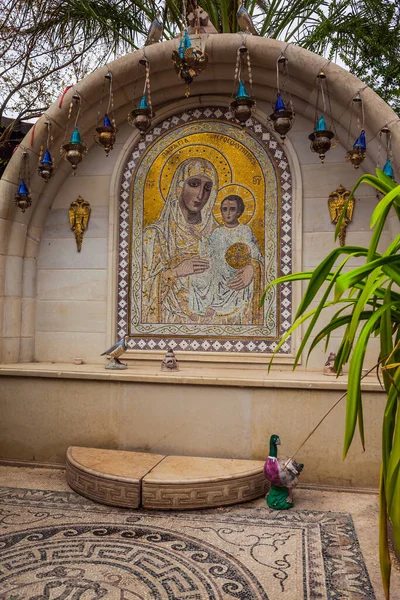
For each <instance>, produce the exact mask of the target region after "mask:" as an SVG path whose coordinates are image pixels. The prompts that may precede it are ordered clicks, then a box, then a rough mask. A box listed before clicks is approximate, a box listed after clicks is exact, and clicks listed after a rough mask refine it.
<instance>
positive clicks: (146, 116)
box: [128, 57, 154, 136]
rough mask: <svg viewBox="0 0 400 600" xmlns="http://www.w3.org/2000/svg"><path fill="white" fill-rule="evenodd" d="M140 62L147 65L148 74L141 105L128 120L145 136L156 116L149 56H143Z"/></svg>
mask: <svg viewBox="0 0 400 600" xmlns="http://www.w3.org/2000/svg"><path fill="white" fill-rule="evenodd" d="M139 64H141V65H142V66H144V67H145V69H146V75H145V81H144V89H143V95H142V98H141V100H140V103H139V106H138V107H137V108H135V109H134V110H133V111H132V112H131V113H129V115H128V122H129V124H130V125H132V127H137V128H138V129H139V131H140V132H141V135H142V136H143V135H144V134H145V133H146V131H148V130H149V129H150V127H151V121H152V119H153V117H154V112H153V107H152V103H151V90H150V64H149V61H148V60H147V58H146V57H145V58H142V59H141V60H140V61H139Z"/></svg>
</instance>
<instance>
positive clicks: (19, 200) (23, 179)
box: [14, 150, 32, 213]
mask: <svg viewBox="0 0 400 600" xmlns="http://www.w3.org/2000/svg"><path fill="white" fill-rule="evenodd" d="M29 179H30V177H29V156H28V152H27V151H26V150H24V152H23V153H22V158H21V165H20V172H19V183H18V191H17V193H16V194H15V198H14V204H15V206H18V208H19V209H21V211H22V212H23V213H24V212H25V211H26V209H27V208H29V207H30V206H31V205H32V199H31V195H30V192H29Z"/></svg>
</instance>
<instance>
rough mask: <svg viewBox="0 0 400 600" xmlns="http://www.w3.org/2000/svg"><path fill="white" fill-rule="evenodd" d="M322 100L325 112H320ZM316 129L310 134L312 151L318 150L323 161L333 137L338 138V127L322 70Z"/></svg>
mask: <svg viewBox="0 0 400 600" xmlns="http://www.w3.org/2000/svg"><path fill="white" fill-rule="evenodd" d="M321 101H322V105H323V113H322V114H320V112H319V105H320V102H321ZM319 115H320V116H319ZM325 115H326V116H327V118H328V119H329V121H330V125H331V127H332V129H333V131H331V130H330V129H328V126H327V123H326V120H325ZM314 123H315V125H314V131H313V132H312V133H311V134H310V135H309V136H308V139H309V140H311V150H312V152H317V153H318V154H319V158H320V160H321V162H322V163H323V162H324V160H325V154H326V152H328V150H330V149H331V147H332V139H333V138H334V137H335V138H336V139H337V134H336V128H335V124H334V122H333V118H332V107H331V100H330V95H329V89H328V81H327V77H326V75H325V73H324V72H323V71H320V72H319V73H318V75H317V101H316V104H315V119H314Z"/></svg>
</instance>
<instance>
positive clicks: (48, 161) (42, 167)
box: [37, 119, 54, 183]
mask: <svg viewBox="0 0 400 600" xmlns="http://www.w3.org/2000/svg"><path fill="white" fill-rule="evenodd" d="M46 127H47V139H46V150H45V149H44V148H45V147H44V146H43V145H42V146H40V154H39V163H38V167H37V172H38V174H39V175H40V177H41V178H42V179H44V180H45V182H46V183H47V182H48V180H49V179H50V177H51V176H52V175H53V172H54V165H53V159H52V157H51V154H50V142H51V141H52V140H53V137H52V136H51V122H50V120H49V119H47V120H46Z"/></svg>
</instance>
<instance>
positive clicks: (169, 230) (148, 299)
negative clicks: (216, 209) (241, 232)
mask: <svg viewBox="0 0 400 600" xmlns="http://www.w3.org/2000/svg"><path fill="white" fill-rule="evenodd" d="M217 192H218V175H217V171H216V169H215V167H214V166H213V164H212V163H211V162H209V161H208V160H206V159H203V158H190V159H187V160H185V161H183V162H182V163H181V164H180V165H179V166H178V168H177V169H176V172H175V174H174V177H173V179H172V182H171V186H170V189H169V192H168V195H167V198H166V201H165V205H164V207H163V210H162V212H161V215H160V217H159V219H157V221H156V222H155V223H152V224H151V225H149V226H148V227H146V229H145V230H144V237H143V283H142V285H143V295H142V319H143V322H144V323H196V322H199V321H200V319H201V315H199V314H196V313H194V312H192V311H191V310H190V308H189V295H190V277H191V276H192V275H194V274H202V273H204V272H205V271H207V270H209V269H210V261H209V259H208V257H207V256H206V253H205V251H204V241H205V240H207V238H208V237H209V236H210V235H211V233H212V231H213V230H214V229H215V228H216V227H217V226H218V223H217V222H216V221H215V219H214V216H213V213H212V209H213V206H214V202H215V199H216V196H217Z"/></svg>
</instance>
